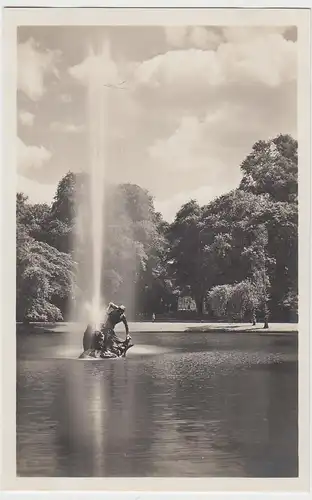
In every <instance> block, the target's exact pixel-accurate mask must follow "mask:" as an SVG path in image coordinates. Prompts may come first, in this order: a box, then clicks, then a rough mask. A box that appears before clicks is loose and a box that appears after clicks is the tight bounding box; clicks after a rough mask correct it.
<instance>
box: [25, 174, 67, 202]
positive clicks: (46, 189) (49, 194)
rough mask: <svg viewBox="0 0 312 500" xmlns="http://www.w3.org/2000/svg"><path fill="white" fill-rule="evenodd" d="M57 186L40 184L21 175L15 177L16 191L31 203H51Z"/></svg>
mask: <svg viewBox="0 0 312 500" xmlns="http://www.w3.org/2000/svg"><path fill="white" fill-rule="evenodd" d="M56 188H57V184H42V183H41V182H38V181H36V180H31V179H28V178H27V177H24V176H22V175H18V176H17V191H18V192H22V193H24V194H25V195H26V196H28V198H29V201H30V202H31V203H51V202H52V200H53V197H54V195H55V193H56Z"/></svg>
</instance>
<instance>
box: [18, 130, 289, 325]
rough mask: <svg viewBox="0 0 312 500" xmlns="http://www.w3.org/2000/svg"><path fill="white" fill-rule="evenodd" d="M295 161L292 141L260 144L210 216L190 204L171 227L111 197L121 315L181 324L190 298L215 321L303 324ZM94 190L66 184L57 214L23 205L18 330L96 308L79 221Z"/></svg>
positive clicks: (112, 294)
mask: <svg viewBox="0 0 312 500" xmlns="http://www.w3.org/2000/svg"><path fill="white" fill-rule="evenodd" d="M297 151H298V145H297V141H296V140H294V139H293V138H292V137H291V136H290V135H278V136H277V137H275V138H274V139H272V140H268V141H258V142H256V143H255V144H254V146H253V147H252V150H251V152H250V154H249V155H248V156H247V157H246V158H245V160H244V161H243V162H242V164H241V172H242V180H241V182H240V184H239V186H238V188H237V189H234V190H232V191H230V192H229V193H227V194H224V195H222V196H219V197H218V198H216V199H214V200H213V201H211V202H209V203H208V204H207V205H203V206H199V204H198V203H197V202H196V201H195V200H191V201H189V202H187V203H185V204H184V205H183V206H182V207H181V208H180V210H179V211H178V212H177V214H176V216H175V219H174V221H173V222H172V223H171V224H169V223H167V222H165V221H164V220H163V218H162V216H161V214H160V213H158V212H156V211H155V209H154V204H153V198H152V197H151V195H150V194H149V193H148V191H147V190H145V189H142V188H141V187H139V186H137V185H133V184H121V185H118V186H115V187H110V188H109V190H108V192H107V195H106V198H105V199H106V201H107V204H106V206H105V208H104V210H105V213H104V215H105V217H104V224H105V228H104V231H105V235H106V240H107V241H108V242H109V244H107V245H104V248H103V261H104V266H103V273H102V276H101V278H102V286H103V291H104V290H105V296H106V297H109V300H115V301H117V302H123V303H125V305H126V307H128V309H129V311H130V315H131V316H132V317H135V316H136V315H138V314H143V315H151V314H152V313H156V314H167V315H170V314H171V315H174V314H177V302H178V297H179V296H184V295H188V296H190V297H192V298H193V299H194V300H195V302H196V306H197V315H198V316H202V315H203V311H204V309H205V310H206V311H207V312H206V314H207V317H208V318H209V319H220V320H231V321H233V320H239V321H246V320H248V321H252V322H253V323H254V324H255V323H256V321H258V320H260V319H261V320H262V321H263V322H264V327H265V328H266V327H268V322H269V320H271V321H276V320H279V321H296V320H297V316H298V181H297V176H298V153H297ZM87 186H88V176H87V175H86V174H73V173H72V172H68V173H67V174H66V175H65V176H64V177H63V178H62V179H61V180H60V182H59V184H58V188H57V192H56V194H55V197H54V201H53V203H52V204H51V205H47V204H31V203H29V202H28V199H27V197H26V196H25V195H24V194H23V193H18V194H17V197H16V217H17V226H16V229H17V240H16V244H17V261H16V265H17V293H16V318H17V321H62V320H63V319H66V318H67V317H68V311H69V309H70V308H72V307H73V305H74V306H75V307H77V308H78V309H79V308H80V307H81V305H82V303H83V301H85V300H86V297H89V298H90V293H91V289H92V287H91V288H90V290H86V283H87V281H88V280H87V279H86V277H87V276H88V274H90V263H89V257H90V241H91V233H90V214H89V213H88V211H86V212H85V213H84V219H82V218H81V214H79V213H78V211H77V203H76V202H77V200H78V206H79V203H80V202H81V203H83V202H84V200H85V189H87ZM79 200H80V201H79ZM78 240H79V245H78V249H79V252H77V241H78ZM73 241H76V248H74V245H73ZM88 294H89V295H88Z"/></svg>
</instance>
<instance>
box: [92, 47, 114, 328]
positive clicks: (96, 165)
mask: <svg viewBox="0 0 312 500" xmlns="http://www.w3.org/2000/svg"><path fill="white" fill-rule="evenodd" d="M109 56H110V48H109V42H108V41H105V42H104V43H103V44H102V47H101V51H100V53H98V54H95V53H94V50H93V48H92V47H90V48H89V57H90V58H91V60H93V61H94V65H93V66H92V71H91V72H90V75H89V78H88V89H87V92H88V96H87V99H88V101H87V108H88V133H89V169H88V170H89V176H90V180H89V190H90V192H89V203H90V217H91V220H90V224H91V244H92V274H91V279H92V300H91V304H90V310H89V320H90V322H91V323H92V324H93V325H94V326H95V328H98V327H99V325H100V323H101V321H102V319H103V318H102V310H103V304H102V268H103V253H104V201H105V200H104V198H105V171H106V158H105V142H106V138H107V105H108V101H107V87H106V86H105V85H106V84H107V82H106V81H105V63H106V62H107V61H109ZM102 65H103V66H102Z"/></svg>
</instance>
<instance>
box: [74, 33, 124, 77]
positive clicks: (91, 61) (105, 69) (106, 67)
mask: <svg viewBox="0 0 312 500" xmlns="http://www.w3.org/2000/svg"><path fill="white" fill-rule="evenodd" d="M68 72H69V74H70V75H71V76H72V77H73V78H75V79H76V80H78V81H79V82H80V83H82V84H84V85H87V84H90V83H100V84H103V85H116V84H118V83H120V75H119V70H118V67H117V65H116V63H115V62H114V61H113V59H112V57H111V54H110V46H109V43H108V42H106V43H103V46H102V50H101V52H99V53H95V52H94V50H93V49H92V47H90V48H89V54H88V56H87V57H86V59H84V60H83V61H82V62H81V63H80V64H77V65H76V66H72V67H71V68H69V69H68Z"/></svg>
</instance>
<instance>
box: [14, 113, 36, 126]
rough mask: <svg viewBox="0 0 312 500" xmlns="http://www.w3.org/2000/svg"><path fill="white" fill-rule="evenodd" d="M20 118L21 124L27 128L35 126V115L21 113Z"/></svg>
mask: <svg viewBox="0 0 312 500" xmlns="http://www.w3.org/2000/svg"><path fill="white" fill-rule="evenodd" d="M18 117H19V120H20V122H21V124H22V125H25V126H26V127H31V126H32V125H33V124H34V119H35V115H34V114H33V113H29V111H20V112H19V115H18Z"/></svg>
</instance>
